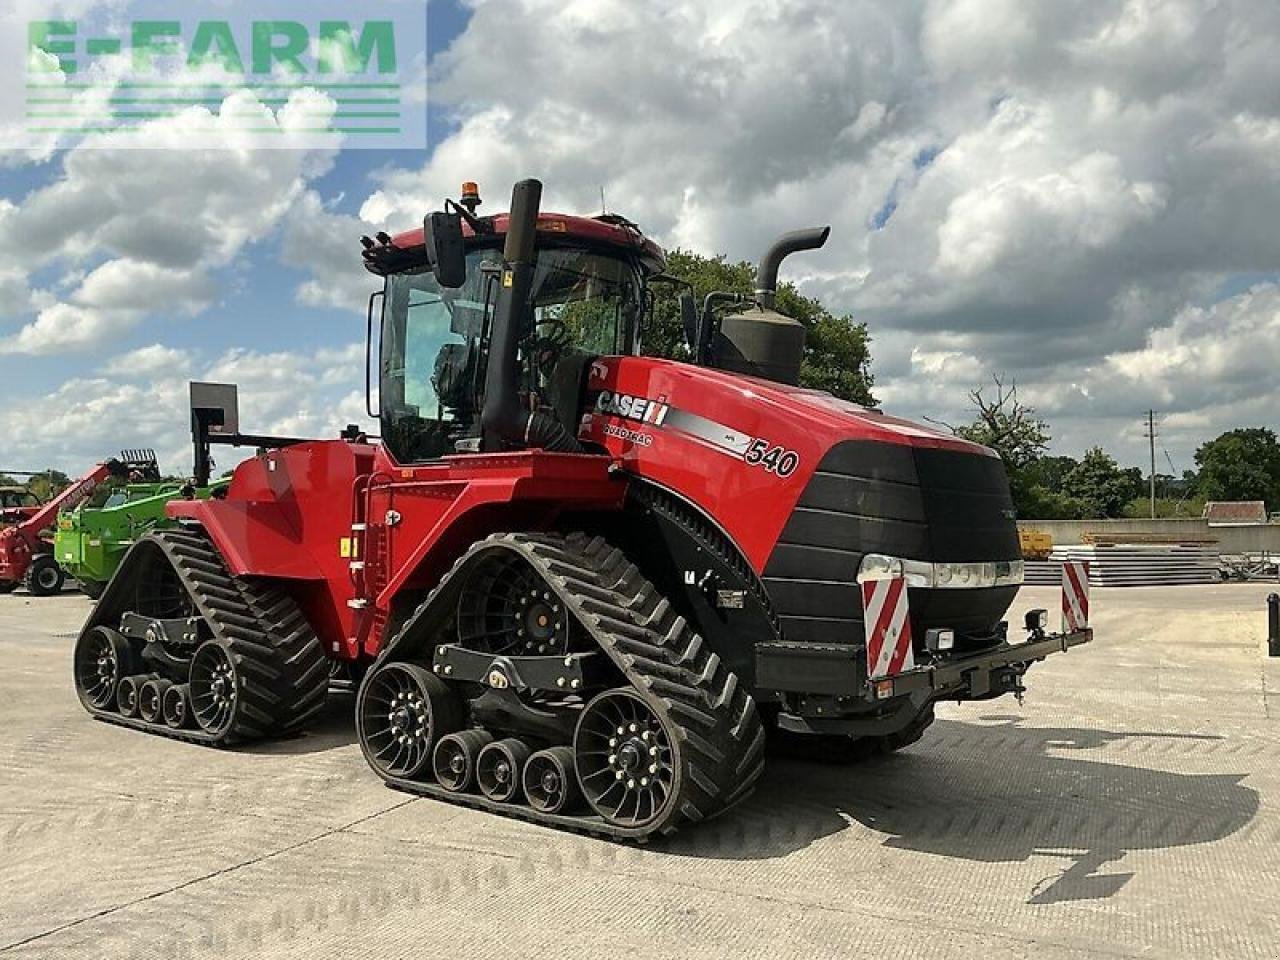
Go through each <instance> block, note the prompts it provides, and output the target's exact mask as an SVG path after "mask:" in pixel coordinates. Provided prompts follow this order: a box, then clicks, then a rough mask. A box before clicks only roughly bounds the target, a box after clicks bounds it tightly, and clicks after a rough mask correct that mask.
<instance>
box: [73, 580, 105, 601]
mask: <svg viewBox="0 0 1280 960" xmlns="http://www.w3.org/2000/svg"><path fill="white" fill-rule="evenodd" d="M76 583H77V584H78V585H79V586H80V592H81V593H83V594H84V595H85V596H86V597H88V598H89V599H90V600H97V599H98V598H99V597H100V596H102V591H103V590H105V589H107V585H106V583H104V582H103V581H101V580H77V581H76Z"/></svg>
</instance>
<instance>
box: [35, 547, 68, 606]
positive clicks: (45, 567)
mask: <svg viewBox="0 0 1280 960" xmlns="http://www.w3.org/2000/svg"><path fill="white" fill-rule="evenodd" d="M66 578H67V575H66V574H65V573H63V572H62V568H61V567H60V566H58V561H57V560H55V559H53V557H52V556H51V555H50V554H47V553H41V554H38V555H37V556H35V557H33V558H32V560H31V566H30V567H28V568H27V592H28V593H30V594H31V595H32V596H33V597H51V596H53V595H54V594H55V593H61V592H62V584H63V583H64V582H65V581H66Z"/></svg>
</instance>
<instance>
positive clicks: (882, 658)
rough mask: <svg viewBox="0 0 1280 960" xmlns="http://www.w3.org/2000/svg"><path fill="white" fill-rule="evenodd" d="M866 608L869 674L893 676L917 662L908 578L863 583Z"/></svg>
mask: <svg viewBox="0 0 1280 960" xmlns="http://www.w3.org/2000/svg"><path fill="white" fill-rule="evenodd" d="M862 610H863V615H864V623H865V624H866V633H867V676H868V677H869V678H870V679H872V680H877V679H881V678H883V677H893V676H897V675H898V674H899V673H902V672H903V671H904V670H910V669H912V668H913V667H914V666H915V665H916V662H915V658H914V656H912V653H911V619H910V617H908V616H907V613H908V610H907V582H906V581H905V580H903V579H902V578H901V577H894V578H892V579H888V580H867V581H866V582H864V583H863V584H862Z"/></svg>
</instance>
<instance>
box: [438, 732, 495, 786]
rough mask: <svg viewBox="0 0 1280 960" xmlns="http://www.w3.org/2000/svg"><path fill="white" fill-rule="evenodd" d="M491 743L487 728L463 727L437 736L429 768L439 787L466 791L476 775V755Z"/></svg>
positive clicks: (491, 739)
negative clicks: (458, 730) (433, 773)
mask: <svg viewBox="0 0 1280 960" xmlns="http://www.w3.org/2000/svg"><path fill="white" fill-rule="evenodd" d="M491 743H493V734H491V733H490V732H489V731H488V730H463V731H462V732H461V733H451V734H449V735H448V736H444V737H441V738H440V742H439V743H437V744H436V749H435V752H434V753H433V754H432V756H431V767H432V769H433V770H434V771H435V775H436V780H438V781H439V783H440V786H442V787H444V788H445V789H446V790H450V791H452V792H453V793H466V792H467V791H468V790H470V789H471V785H472V784H473V783H474V782H475V778H476V757H477V756H478V755H479V753H480V751H481V750H483V749H484V748H485V747H487V746H488V745H489V744H491Z"/></svg>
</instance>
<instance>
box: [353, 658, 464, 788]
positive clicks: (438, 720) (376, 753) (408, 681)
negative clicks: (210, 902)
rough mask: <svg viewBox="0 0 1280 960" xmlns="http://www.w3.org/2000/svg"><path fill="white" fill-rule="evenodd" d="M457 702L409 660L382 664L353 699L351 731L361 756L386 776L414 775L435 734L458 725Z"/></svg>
mask: <svg viewBox="0 0 1280 960" xmlns="http://www.w3.org/2000/svg"><path fill="white" fill-rule="evenodd" d="M462 717H463V711H462V703H461V701H459V699H458V696H457V694H455V693H454V692H453V691H452V690H450V689H449V687H448V686H447V685H446V684H445V682H444V681H443V680H441V679H440V678H439V677H437V676H436V675H435V674H433V673H431V672H430V671H429V670H425V669H423V668H422V667H420V666H418V665H417V664H413V663H385V664H383V665H382V666H381V667H378V668H377V669H376V670H374V671H373V672H372V673H370V674H369V675H368V676H367V677H366V678H365V681H364V683H363V684H361V686H360V694H359V696H358V697H357V698H356V732H357V734H358V736H359V737H360V749H361V750H362V751H364V755H365V759H366V760H368V761H369V765H370V766H371V767H373V768H374V770H376V771H377V772H378V773H380V774H383V775H384V776H389V777H405V778H410V777H416V776H418V775H419V774H420V773H422V771H423V770H424V769H425V768H426V767H427V765H428V764H429V763H430V762H431V757H432V749H433V748H434V747H435V745H436V741H437V740H439V739H440V737H442V736H444V735H445V734H448V733H454V732H455V731H457V730H459V729H460V728H461V727H462Z"/></svg>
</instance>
